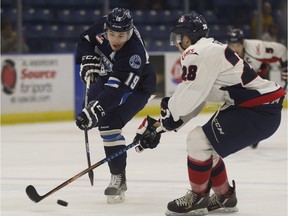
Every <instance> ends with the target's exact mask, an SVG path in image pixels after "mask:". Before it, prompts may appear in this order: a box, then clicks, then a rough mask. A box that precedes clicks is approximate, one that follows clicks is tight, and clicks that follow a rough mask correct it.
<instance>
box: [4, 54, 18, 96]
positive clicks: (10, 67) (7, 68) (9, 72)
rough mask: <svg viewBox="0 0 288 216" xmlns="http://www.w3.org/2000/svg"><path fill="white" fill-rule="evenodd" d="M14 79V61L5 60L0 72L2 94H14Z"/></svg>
mask: <svg viewBox="0 0 288 216" xmlns="http://www.w3.org/2000/svg"><path fill="white" fill-rule="evenodd" d="M16 78H17V76H16V69H15V63H14V61H12V60H10V59H7V60H5V61H4V63H3V67H2V71H1V82H2V86H3V92H4V93H6V94H12V93H13V92H14V90H15V86H16Z"/></svg>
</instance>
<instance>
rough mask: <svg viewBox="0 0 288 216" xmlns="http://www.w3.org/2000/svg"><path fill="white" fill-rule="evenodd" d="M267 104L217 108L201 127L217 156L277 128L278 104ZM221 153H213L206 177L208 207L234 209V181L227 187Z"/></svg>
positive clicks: (213, 209)
mask: <svg viewBox="0 0 288 216" xmlns="http://www.w3.org/2000/svg"><path fill="white" fill-rule="evenodd" d="M271 106H272V109H271ZM271 106H270V105H267V106H263V107H257V108H253V109H244V108H243V109H242V108H228V109H227V110H224V111H220V112H219V114H218V115H217V116H213V117H212V118H211V119H210V120H209V121H208V122H207V123H206V124H205V125H204V126H203V131H204V133H205V135H206V137H207V138H208V140H209V141H210V143H211V144H212V146H213V148H214V149H215V151H216V152H217V153H218V154H219V155H221V157H226V156H228V155H230V154H232V153H235V152H237V151H239V150H241V149H243V148H245V147H247V146H249V145H250V144H251V143H256V142H259V141H261V140H263V139H265V138H268V137H269V136H271V135H272V134H273V133H274V132H275V131H276V130H277V128H278V126H279V124H280V119H281V108H280V106H279V105H277V104H276V105H275V104H274V105H271ZM273 106H274V107H273ZM268 125H269V126H268ZM217 157H218V161H217V162H216V160H215V159H217ZM221 157H219V156H217V154H216V153H213V158H214V160H215V161H214V163H213V168H212V171H211V179H210V180H211V182H212V189H213V190H214V192H215V195H213V196H212V197H210V200H209V206H208V210H209V211H219V210H220V211H223V212H231V211H232V212H233V211H237V208H236V204H237V198H236V195H235V183H234V182H233V186H232V187H227V183H226V181H227V174H226V169H225V165H224V162H223V160H222V158H221ZM227 188H228V189H229V190H228V191H227Z"/></svg>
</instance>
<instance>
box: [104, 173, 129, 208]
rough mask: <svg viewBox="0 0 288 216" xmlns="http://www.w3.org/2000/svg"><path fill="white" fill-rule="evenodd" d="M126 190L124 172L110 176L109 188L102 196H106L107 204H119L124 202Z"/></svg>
mask: <svg viewBox="0 0 288 216" xmlns="http://www.w3.org/2000/svg"><path fill="white" fill-rule="evenodd" d="M126 190H127V185H126V175H125V172H124V173H121V174H118V175H111V181H110V184H109V186H108V187H107V188H106V189H105V192H104V194H105V195H106V196H107V203H109V204H114V203H121V202H123V201H124V200H125V191H126Z"/></svg>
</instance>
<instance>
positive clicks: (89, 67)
mask: <svg viewBox="0 0 288 216" xmlns="http://www.w3.org/2000/svg"><path fill="white" fill-rule="evenodd" d="M101 68H103V67H102V59H101V56H100V55H97V56H96V55H86V56H82V62H81V65H80V78H81V80H82V81H83V82H84V83H86V82H87V78H88V77H89V76H90V82H91V83H93V82H96V80H97V78H98V76H99V74H100V73H101Z"/></svg>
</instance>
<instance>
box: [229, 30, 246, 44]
mask: <svg viewBox="0 0 288 216" xmlns="http://www.w3.org/2000/svg"><path fill="white" fill-rule="evenodd" d="M243 41H244V33H243V31H242V30H241V29H239V28H236V29H230V30H228V32H227V42H228V43H243Z"/></svg>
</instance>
